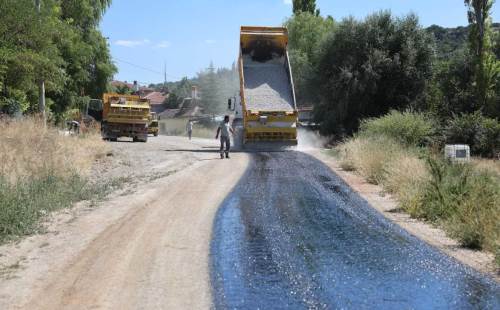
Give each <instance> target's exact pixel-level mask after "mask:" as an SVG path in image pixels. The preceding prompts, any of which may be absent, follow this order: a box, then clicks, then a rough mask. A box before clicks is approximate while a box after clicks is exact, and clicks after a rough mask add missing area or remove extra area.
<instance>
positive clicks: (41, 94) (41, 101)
mask: <svg viewBox="0 0 500 310" xmlns="http://www.w3.org/2000/svg"><path fill="white" fill-rule="evenodd" d="M41 1H42V0H35V5H36V10H37V12H38V16H39V22H40V23H41V22H42V19H41V9H42V3H41ZM38 111H39V112H40V113H41V114H42V119H43V123H44V124H45V123H46V121H47V119H46V117H45V81H44V80H43V79H40V80H39V81H38Z"/></svg>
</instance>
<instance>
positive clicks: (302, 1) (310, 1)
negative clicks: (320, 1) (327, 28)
mask: <svg viewBox="0 0 500 310" xmlns="http://www.w3.org/2000/svg"><path fill="white" fill-rule="evenodd" d="M300 12H308V13H311V14H313V15H314V14H316V15H319V10H317V9H316V0H293V14H297V13H300Z"/></svg>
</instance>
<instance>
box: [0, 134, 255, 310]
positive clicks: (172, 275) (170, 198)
mask: <svg viewBox="0 0 500 310" xmlns="http://www.w3.org/2000/svg"><path fill="white" fill-rule="evenodd" d="M151 142H152V143H151V144H150V142H148V143H147V144H137V143H136V144H125V143H117V144H114V145H113V144H111V146H112V147H113V155H112V156H109V157H111V158H112V162H106V161H105V162H100V163H99V164H98V165H100V166H101V167H102V166H103V165H107V166H106V169H102V170H100V171H99V173H94V176H93V177H99V178H122V177H125V178H131V179H132V182H130V183H128V185H127V187H128V189H123V190H121V191H120V192H119V193H115V194H114V195H112V196H111V197H110V198H109V199H108V200H107V201H105V202H102V203H100V204H99V205H98V207H97V208H89V207H88V206H85V205H82V206H78V207H75V208H74V209H72V210H66V211H63V212H59V213H56V214H54V215H52V216H51V219H50V220H49V221H48V223H47V233H45V234H41V235H35V236H31V237H28V238H26V239H24V240H21V241H19V242H18V243H16V244H8V245H4V246H1V247H0V264H1V266H3V268H2V273H1V278H0V308H2V309H75V308H78V309H90V308H106V309H110V308H111V309H138V308H144V309H151V308H154V309H160V308H162V309H207V308H210V307H211V300H212V298H211V291H210V281H209V270H208V269H209V265H208V257H209V246H210V238H211V230H212V222H213V218H214V217H215V213H216V211H217V208H218V206H219V205H220V204H221V202H222V201H223V199H224V198H225V197H226V195H227V194H228V193H229V192H230V191H231V190H232V188H233V186H234V185H235V184H236V183H237V182H238V180H239V179H240V177H241V176H242V175H243V173H244V172H245V170H246V168H247V164H248V156H247V155H246V154H243V153H239V154H234V155H233V158H232V159H231V160H220V159H219V155H218V153H217V152H216V149H215V148H214V146H215V145H216V143H214V141H208V140H201V139H200V140H194V141H191V142H188V141H187V139H185V138H175V137H172V138H171V137H159V138H158V139H156V140H155V138H152V139H151ZM96 169H98V168H96Z"/></svg>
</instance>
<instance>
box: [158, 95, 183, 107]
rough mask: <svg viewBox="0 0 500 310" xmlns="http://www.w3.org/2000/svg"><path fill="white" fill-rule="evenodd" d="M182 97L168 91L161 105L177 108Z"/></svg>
mask: <svg viewBox="0 0 500 310" xmlns="http://www.w3.org/2000/svg"><path fill="white" fill-rule="evenodd" d="M182 100H183V99H182V98H181V97H179V96H177V95H176V94H175V93H170V94H169V95H168V97H167V99H165V102H164V103H163V105H164V106H165V108H167V109H177V108H179V106H180V104H181V103H182Z"/></svg>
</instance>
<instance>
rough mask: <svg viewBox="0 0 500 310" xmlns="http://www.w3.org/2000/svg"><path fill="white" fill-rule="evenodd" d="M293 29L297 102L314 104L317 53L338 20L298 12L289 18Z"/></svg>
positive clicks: (290, 43) (290, 27) (292, 46)
mask: <svg viewBox="0 0 500 310" xmlns="http://www.w3.org/2000/svg"><path fill="white" fill-rule="evenodd" d="M285 26H286V27H287V28H288V32H289V48H290V53H289V54H290V63H291V64H292V71H293V80H294V85H295V95H296V99H297V105H299V106H310V105H312V103H313V102H314V101H315V100H316V98H317V97H318V95H317V85H315V83H314V82H313V79H312V77H313V75H314V71H315V66H316V64H315V54H316V53H317V51H318V50H319V47H320V44H321V43H322V42H323V40H324V38H325V36H327V35H328V34H329V33H331V32H332V31H333V29H334V27H335V23H334V21H333V19H331V18H323V17H321V16H316V15H313V14H311V13H309V12H298V13H296V14H295V15H294V16H293V17H292V18H290V19H289V20H287V21H286V23H285Z"/></svg>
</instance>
